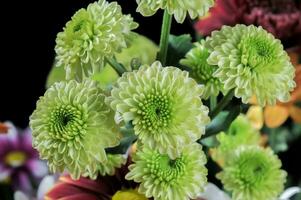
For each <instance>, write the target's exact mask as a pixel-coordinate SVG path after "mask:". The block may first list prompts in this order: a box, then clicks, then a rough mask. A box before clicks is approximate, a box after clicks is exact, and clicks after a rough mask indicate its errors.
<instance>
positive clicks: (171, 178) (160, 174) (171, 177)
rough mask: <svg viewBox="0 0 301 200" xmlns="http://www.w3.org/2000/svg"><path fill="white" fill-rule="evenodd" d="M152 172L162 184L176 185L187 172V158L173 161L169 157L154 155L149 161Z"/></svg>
mask: <svg viewBox="0 0 301 200" xmlns="http://www.w3.org/2000/svg"><path fill="white" fill-rule="evenodd" d="M147 164H148V166H149V167H150V172H151V174H152V175H154V176H155V177H156V178H157V180H159V181H160V182H166V183H168V184H175V183H177V180H178V179H179V178H180V177H182V176H183V174H184V172H185V158H184V157H179V158H177V159H175V160H171V159H170V158H169V157H168V156H167V155H161V154H159V153H158V154H154V155H153V156H152V159H151V160H148V163H147Z"/></svg>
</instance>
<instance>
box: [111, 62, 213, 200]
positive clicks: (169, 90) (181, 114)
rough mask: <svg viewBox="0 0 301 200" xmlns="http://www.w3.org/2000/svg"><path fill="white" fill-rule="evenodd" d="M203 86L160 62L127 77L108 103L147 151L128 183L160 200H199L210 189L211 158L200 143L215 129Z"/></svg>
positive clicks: (139, 157)
mask: <svg viewBox="0 0 301 200" xmlns="http://www.w3.org/2000/svg"><path fill="white" fill-rule="evenodd" d="M202 91H203V86H201V85H198V84H197V82H196V81H195V80H193V79H192V78H190V77H189V74H188V72H185V71H181V70H180V69H178V68H176V67H162V65H161V63H160V62H158V61H157V62H154V63H153V64H152V65H151V66H148V65H144V66H141V67H140V68H139V69H138V70H135V71H133V72H127V73H124V74H123V76H122V77H121V78H119V79H118V80H117V83H116V85H115V86H114V87H113V89H112V92H111V95H112V96H111V97H110V98H108V101H109V103H110V105H111V107H112V108H113V109H114V110H115V111H116V113H117V115H118V118H120V119H121V120H123V121H124V122H125V123H131V124H132V125H133V127H134V132H135V134H136V135H137V136H138V141H139V143H140V144H141V145H139V148H138V150H137V153H136V154H134V155H133V161H134V164H132V165H130V167H129V169H130V172H129V174H127V176H126V178H127V179H130V180H134V181H136V182H139V183H141V184H140V186H139V190H138V191H139V192H141V193H143V194H145V196H146V197H148V198H150V197H153V198H154V199H155V200H160V199H162V200H163V199H166V200H177V199H179V200H180V199H181V200H184V199H187V200H188V199H191V198H192V199H193V198H196V197H197V195H198V194H199V193H200V192H201V191H202V190H203V186H204V185H205V183H206V175H207V169H206V168H205V166H204V165H205V163H206V157H205V155H204V153H203V151H202V147H201V145H199V144H198V143H196V140H198V139H199V138H200V137H201V135H202V134H204V133H205V126H206V125H207V124H208V123H209V117H208V108H207V107H206V106H204V105H203V104H202V101H201V98H200V95H201V94H202Z"/></svg>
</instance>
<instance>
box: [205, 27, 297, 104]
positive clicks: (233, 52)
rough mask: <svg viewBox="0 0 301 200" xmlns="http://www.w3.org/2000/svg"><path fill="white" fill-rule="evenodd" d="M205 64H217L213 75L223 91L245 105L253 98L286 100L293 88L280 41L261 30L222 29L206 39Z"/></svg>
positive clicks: (271, 101) (291, 69) (292, 72)
mask: <svg viewBox="0 0 301 200" xmlns="http://www.w3.org/2000/svg"><path fill="white" fill-rule="evenodd" d="M206 47H207V48H209V49H210V51H211V54H210V56H209V58H208V63H209V64H211V65H218V69H217V70H216V71H215V73H214V76H215V77H217V78H219V79H220V81H221V82H222V83H223V84H224V87H225V89H226V90H230V89H232V88H234V89H235V96H236V97H238V98H242V101H243V102H244V103H247V102H248V101H249V100H250V98H251V97H252V95H255V96H256V98H257V100H258V102H259V104H260V105H261V106H264V105H266V104H269V105H273V104H275V103H276V100H277V99H278V100H279V101H282V102H284V101H288V100H289V97H290V91H292V90H293V89H294V87H295V82H294V80H293V79H294V75H295V70H294V67H293V65H292V64H291V62H290V61H289V57H288V55H287V53H286V52H285V51H284V50H283V46H282V45H281V43H280V41H279V40H277V39H275V38H274V37H273V36H272V35H271V34H270V33H268V32H266V31H265V30H264V29H262V28H261V27H255V26H253V25H250V26H245V25H236V26H235V27H228V26H224V27H223V28H222V29H221V31H215V32H213V33H212V36H211V37H210V38H208V40H206Z"/></svg>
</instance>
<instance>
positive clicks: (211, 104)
mask: <svg viewBox="0 0 301 200" xmlns="http://www.w3.org/2000/svg"><path fill="white" fill-rule="evenodd" d="M215 107H216V96H211V97H210V109H211V110H213V109H214V108H215Z"/></svg>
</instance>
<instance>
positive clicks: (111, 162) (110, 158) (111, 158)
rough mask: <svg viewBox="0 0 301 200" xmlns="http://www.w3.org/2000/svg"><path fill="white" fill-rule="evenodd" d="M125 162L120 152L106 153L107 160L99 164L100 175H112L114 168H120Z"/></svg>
mask: <svg viewBox="0 0 301 200" xmlns="http://www.w3.org/2000/svg"><path fill="white" fill-rule="evenodd" d="M125 162H126V158H125V156H124V155H121V154H107V161H106V162H105V163H101V164H99V173H100V174H101V175H102V176H105V175H111V176H112V175H114V173H115V169H116V168H120V167H121V166H122V165H124V164H125Z"/></svg>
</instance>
